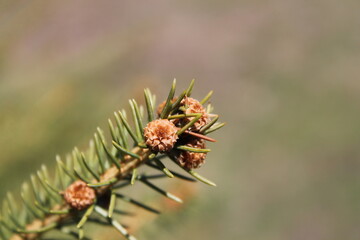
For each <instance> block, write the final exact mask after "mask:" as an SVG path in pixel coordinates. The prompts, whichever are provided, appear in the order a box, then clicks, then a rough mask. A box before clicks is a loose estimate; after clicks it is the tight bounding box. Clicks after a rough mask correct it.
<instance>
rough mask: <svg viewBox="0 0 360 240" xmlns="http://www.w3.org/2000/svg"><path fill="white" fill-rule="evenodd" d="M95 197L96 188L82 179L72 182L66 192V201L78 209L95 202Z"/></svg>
mask: <svg viewBox="0 0 360 240" xmlns="http://www.w3.org/2000/svg"><path fill="white" fill-rule="evenodd" d="M95 197H96V195H95V190H94V189H92V188H90V187H89V186H88V185H87V184H86V183H85V182H83V181H81V180H78V181H76V182H74V183H73V184H71V185H70V186H69V187H68V188H67V189H66V190H65V192H64V199H65V201H66V202H67V203H68V204H69V205H70V206H71V207H72V208H75V209H77V210H83V209H85V208H87V207H89V206H90V205H91V204H93V203H94V201H95Z"/></svg>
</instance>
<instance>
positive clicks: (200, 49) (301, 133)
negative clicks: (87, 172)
mask: <svg viewBox="0 0 360 240" xmlns="http://www.w3.org/2000/svg"><path fill="white" fill-rule="evenodd" d="M359 8H360V2H359V1H354V0H348V1H335V0H318V1H300V0H290V1H289V0H274V1H248V0H243V1H234V0H228V1H214V0H208V1H187V0H182V1H163V0H154V1H151V2H140V1H115V0H111V1H95V0H91V1H90V0H87V1H60V0H53V1H40V0H34V1H25V0H23V1H20V0H18V1H12V0H11V1H10V0H2V1H1V2H0V151H1V155H0V163H1V165H0V183H1V191H0V197H3V196H4V194H5V193H6V191H8V190H13V191H15V192H16V191H18V189H19V187H20V184H21V182H23V181H24V180H26V179H28V176H29V174H30V173H31V172H33V171H35V170H36V169H38V168H39V167H40V165H41V164H42V163H46V164H48V165H49V166H52V165H53V164H54V162H55V161H54V160H55V157H54V156H55V154H58V153H59V154H64V153H66V152H68V151H70V150H71V149H72V147H73V146H75V145H76V146H79V147H80V148H83V147H84V146H85V145H86V144H87V143H88V139H90V138H91V137H92V134H93V132H94V131H95V128H96V127H97V126H101V127H104V128H105V127H106V123H107V121H106V120H107V118H108V117H110V116H112V112H113V111H114V110H117V109H120V108H124V107H127V99H129V98H135V99H137V100H140V99H142V90H143V88H145V87H149V88H150V89H152V90H153V92H155V93H156V94H157V96H158V99H163V98H165V97H166V94H167V92H168V89H169V87H170V84H171V81H172V79H173V78H174V77H176V78H177V80H178V86H179V89H183V88H185V87H186V86H187V84H189V82H190V80H191V79H192V78H195V79H196V85H195V89H194V97H197V98H202V97H203V96H204V95H205V94H206V93H207V92H208V91H210V90H215V95H214V96H213V98H212V103H213V104H214V105H215V107H216V112H217V113H219V114H220V115H221V120H222V121H226V122H227V123H228V125H227V126H226V127H225V128H224V129H222V130H221V131H219V132H217V133H215V134H213V137H215V138H216V139H218V143H217V144H212V146H211V147H212V148H213V151H212V152H211V153H210V154H209V156H208V160H207V164H206V165H205V166H204V167H203V168H202V169H200V170H199V172H200V173H201V174H204V175H205V176H207V177H209V178H210V179H212V180H214V181H215V182H217V184H218V187H217V188H209V187H207V186H205V185H200V184H199V186H198V188H199V193H198V194H197V196H196V197H195V199H193V200H190V201H191V203H190V202H189V204H185V207H184V208H183V209H182V210H181V212H175V213H171V212H169V213H164V214H162V215H161V216H160V217H159V218H157V219H156V220H155V221H154V222H152V223H149V224H146V225H145V226H144V227H143V228H142V230H141V231H140V232H138V233H137V234H136V235H137V236H139V237H140V238H141V239H170V238H171V239H174V240H175V239H179V240H180V239H184V238H186V239H208V240H218V239H230V240H233V239H234V240H237V239H246V240H257V239H266V240H278V239H299V240H300V239H301V240H303V239H307V240H309V239H310V240H312V239H314V240H322V239H334V240H335V239H359V237H360V227H359V222H360V207H359V206H360V205H359V201H360V174H359V173H360V147H359V143H360V106H359V101H360V79H359V74H360V68H359V64H360V45H359V44H360V14H359ZM114 238H115V237H114Z"/></svg>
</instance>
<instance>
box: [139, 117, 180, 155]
mask: <svg viewBox="0 0 360 240" xmlns="http://www.w3.org/2000/svg"><path fill="white" fill-rule="evenodd" d="M177 130H178V129H177V127H175V125H174V124H173V123H172V122H170V121H169V120H167V119H157V120H154V121H152V122H149V123H148V124H147V125H146V127H145V128H144V137H145V143H146V145H147V146H148V147H149V148H150V149H151V150H152V151H154V152H168V151H170V150H171V149H172V148H173V147H174V144H175V143H176V140H177V139H178V136H177V134H176V132H177Z"/></svg>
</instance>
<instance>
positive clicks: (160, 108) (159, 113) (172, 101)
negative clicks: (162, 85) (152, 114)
mask: <svg viewBox="0 0 360 240" xmlns="http://www.w3.org/2000/svg"><path fill="white" fill-rule="evenodd" d="M176 100H177V97H175V98H173V99H172V100H171V101H170V102H171V104H173V103H174V102H176ZM165 105H166V101H163V102H162V103H160V104H159V106H158V107H157V109H156V113H157V115H158V116H160V115H161V112H162V110H163V109H164V107H165Z"/></svg>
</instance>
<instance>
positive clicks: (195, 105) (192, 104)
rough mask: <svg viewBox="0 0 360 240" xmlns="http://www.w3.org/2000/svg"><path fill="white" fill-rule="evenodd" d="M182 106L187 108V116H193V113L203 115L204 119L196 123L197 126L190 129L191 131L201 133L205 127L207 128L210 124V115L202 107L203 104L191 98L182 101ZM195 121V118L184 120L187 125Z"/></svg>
mask: <svg viewBox="0 0 360 240" xmlns="http://www.w3.org/2000/svg"><path fill="white" fill-rule="evenodd" d="M181 105H182V106H184V107H185V109H186V110H185V112H184V113H185V114H191V113H201V114H203V115H202V117H201V118H200V119H199V120H198V121H197V122H195V124H194V125H193V126H192V127H191V128H190V130H191V131H199V130H200V128H202V127H203V126H205V125H206V124H207V123H209V121H210V119H209V116H208V114H207V113H206V111H205V108H204V107H203V105H201V103H200V102H199V101H198V100H196V99H194V98H190V97H185V98H184V99H183V100H182V101H181ZM192 119H193V117H190V118H184V120H183V121H184V123H183V124H186V123H188V122H190V121H191V120H192Z"/></svg>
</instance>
